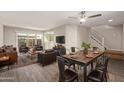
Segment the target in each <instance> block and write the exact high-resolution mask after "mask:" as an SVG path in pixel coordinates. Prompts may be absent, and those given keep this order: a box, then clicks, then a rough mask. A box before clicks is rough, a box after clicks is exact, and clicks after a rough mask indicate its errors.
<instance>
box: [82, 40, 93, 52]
mask: <svg viewBox="0 0 124 93" xmlns="http://www.w3.org/2000/svg"><path fill="white" fill-rule="evenodd" d="M90 46H91V44H90V43H86V42H82V44H81V47H82V48H83V53H84V54H88V49H89V48H90Z"/></svg>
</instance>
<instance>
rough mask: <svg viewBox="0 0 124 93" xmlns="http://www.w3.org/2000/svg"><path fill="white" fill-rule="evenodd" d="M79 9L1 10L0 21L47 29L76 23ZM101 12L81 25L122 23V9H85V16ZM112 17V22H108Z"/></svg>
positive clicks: (7, 23)
mask: <svg viewBox="0 0 124 93" xmlns="http://www.w3.org/2000/svg"><path fill="white" fill-rule="evenodd" d="M79 13H80V11H1V12H0V21H2V23H3V24H4V25H8V26H18V27H27V28H33V29H39V30H48V29H52V28H54V27H57V26H60V25H64V24H78V25H79V20H77V19H71V18H68V17H69V16H72V17H78V16H79ZM97 13H101V14H102V16H101V17H97V18H92V19H88V20H87V21H86V22H85V23H83V24H82V26H85V27H94V26H99V25H120V24H123V23H124V12H123V11H87V12H86V16H90V15H94V14H97ZM109 19H112V20H113V21H112V22H108V20H109Z"/></svg>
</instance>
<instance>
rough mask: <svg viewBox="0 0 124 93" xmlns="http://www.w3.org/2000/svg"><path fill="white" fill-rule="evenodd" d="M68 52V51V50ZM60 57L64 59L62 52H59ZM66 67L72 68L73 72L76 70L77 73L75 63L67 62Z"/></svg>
mask: <svg viewBox="0 0 124 93" xmlns="http://www.w3.org/2000/svg"><path fill="white" fill-rule="evenodd" d="M66 50H67V49H66ZM58 54H59V55H58V56H61V57H62V55H63V54H62V53H61V51H59V52H58ZM65 65H66V66H67V67H68V68H72V69H73V70H75V71H76V69H75V64H74V63H72V62H69V61H66V62H65Z"/></svg>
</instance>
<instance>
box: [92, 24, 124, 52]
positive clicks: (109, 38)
mask: <svg viewBox="0 0 124 93" xmlns="http://www.w3.org/2000/svg"><path fill="white" fill-rule="evenodd" d="M92 30H95V31H96V32H97V33H99V34H101V35H102V36H103V37H104V38H105V45H107V46H108V47H109V49H115V50H121V51H122V42H123V41H122V40H123V39H122V38H123V37H122V35H123V27H122V25H120V26H109V25H104V26H97V27H93V28H92Z"/></svg>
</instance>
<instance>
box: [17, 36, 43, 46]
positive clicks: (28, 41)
mask: <svg viewBox="0 0 124 93" xmlns="http://www.w3.org/2000/svg"><path fill="white" fill-rule="evenodd" d="M42 43H43V35H42V34H18V47H20V46H27V47H30V48H32V47H33V46H35V45H39V46H42Z"/></svg>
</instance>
